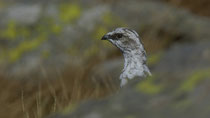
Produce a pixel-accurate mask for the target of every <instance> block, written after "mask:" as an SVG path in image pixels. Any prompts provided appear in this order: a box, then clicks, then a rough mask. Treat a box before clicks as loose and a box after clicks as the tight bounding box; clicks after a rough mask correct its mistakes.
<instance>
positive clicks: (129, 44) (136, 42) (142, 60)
mask: <svg viewBox="0 0 210 118" xmlns="http://www.w3.org/2000/svg"><path fill="white" fill-rule="evenodd" d="M102 40H108V41H110V42H111V43H112V44H113V45H115V46H116V47H118V48H119V49H120V50H121V51H122V53H123V56H124V60H125V62H124V69H123V71H122V74H121V75H120V79H121V86H124V85H125V84H126V83H127V81H128V79H133V78H134V77H140V78H142V77H146V76H147V75H151V73H150V71H149V69H148V67H147V65H146V60H147V58H146V52H145V50H144V47H143V45H142V43H141V41H140V39H139V35H138V34H137V33H136V31H134V30H131V29H128V28H117V29H115V30H113V31H112V32H109V33H107V34H106V35H104V36H103V37H102Z"/></svg>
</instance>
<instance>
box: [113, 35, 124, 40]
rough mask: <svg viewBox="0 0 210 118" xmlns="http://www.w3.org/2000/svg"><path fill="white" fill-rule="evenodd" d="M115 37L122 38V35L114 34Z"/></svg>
mask: <svg viewBox="0 0 210 118" xmlns="http://www.w3.org/2000/svg"><path fill="white" fill-rule="evenodd" d="M115 35H116V37H117V38H119V39H120V38H122V36H123V35H122V34H115Z"/></svg>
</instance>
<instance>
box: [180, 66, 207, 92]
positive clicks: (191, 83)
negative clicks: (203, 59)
mask: <svg viewBox="0 0 210 118" xmlns="http://www.w3.org/2000/svg"><path fill="white" fill-rule="evenodd" d="M209 78H210V69H205V70H199V71H196V72H194V73H193V74H192V75H190V77H189V78H188V79H187V80H186V81H185V82H183V83H182V84H181V86H180V88H179V89H178V92H188V91H192V90H193V89H194V88H195V87H196V86H197V85H198V84H200V83H201V82H202V81H203V80H204V79H209Z"/></svg>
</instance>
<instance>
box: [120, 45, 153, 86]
mask: <svg viewBox="0 0 210 118" xmlns="http://www.w3.org/2000/svg"><path fill="white" fill-rule="evenodd" d="M123 56H124V61H125V62H124V69H123V72H122V74H121V75H120V79H121V86H123V85H124V84H126V83H127V79H132V78H134V77H140V78H141V77H145V76H146V75H147V73H148V74H150V71H149V69H148V67H147V65H146V53H145V51H144V50H143V51H142V50H141V49H135V50H132V51H126V52H123Z"/></svg>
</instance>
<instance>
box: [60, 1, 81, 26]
mask: <svg viewBox="0 0 210 118" xmlns="http://www.w3.org/2000/svg"><path fill="white" fill-rule="evenodd" d="M59 14H60V19H61V20H62V21H63V22H65V23H72V22H73V21H74V20H76V19H78V18H79V16H80V15H81V8H80V6H79V5H78V4H62V5H61V6H60V13H59Z"/></svg>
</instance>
